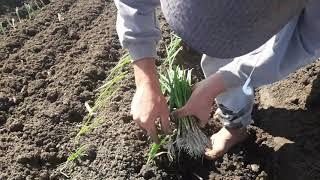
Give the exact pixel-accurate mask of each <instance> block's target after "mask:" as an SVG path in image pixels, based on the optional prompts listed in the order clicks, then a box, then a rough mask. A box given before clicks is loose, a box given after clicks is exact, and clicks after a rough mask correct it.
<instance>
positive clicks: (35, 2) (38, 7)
mask: <svg viewBox="0 0 320 180" xmlns="http://www.w3.org/2000/svg"><path fill="white" fill-rule="evenodd" d="M34 4H35V5H36V6H37V9H41V7H40V6H39V4H38V3H37V1H34Z"/></svg>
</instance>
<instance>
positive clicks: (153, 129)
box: [147, 125, 160, 144]
mask: <svg viewBox="0 0 320 180" xmlns="http://www.w3.org/2000/svg"><path fill="white" fill-rule="evenodd" d="M147 131H148V134H149V136H150V137H151V139H152V140H153V142H154V143H156V144H159V143H160V140H159V137H158V133H157V129H156V127H155V126H154V125H153V126H152V127H150V128H149V129H147Z"/></svg>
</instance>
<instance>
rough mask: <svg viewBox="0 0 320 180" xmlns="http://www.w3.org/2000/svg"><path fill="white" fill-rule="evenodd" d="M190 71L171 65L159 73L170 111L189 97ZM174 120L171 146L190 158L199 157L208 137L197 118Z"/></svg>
mask: <svg viewBox="0 0 320 180" xmlns="http://www.w3.org/2000/svg"><path fill="white" fill-rule="evenodd" d="M191 71H192V70H184V69H182V68H180V67H179V66H171V67H170V68H169V69H168V70H167V72H166V73H165V75H160V83H161V87H162V89H163V91H164V92H165V94H167V95H168V97H169V107H170V111H173V110H174V109H177V108H181V107H183V106H184V105H185V104H186V103H187V101H188V99H189V98H190V96H191V93H192V83H191ZM174 121H175V123H176V126H177V131H176V134H175V135H174V138H173V140H174V142H173V147H175V148H177V150H178V152H180V151H184V152H186V153H188V154H189V155H190V157H192V158H199V157H201V156H202V155H203V153H204V151H205V148H206V146H207V144H208V139H207V137H206V135H205V134H204V133H203V132H202V131H201V129H200V127H199V125H198V122H197V119H196V118H195V117H193V116H187V117H182V118H178V119H175V120H174Z"/></svg>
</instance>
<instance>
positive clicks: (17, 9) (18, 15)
mask: <svg viewBox="0 0 320 180" xmlns="http://www.w3.org/2000/svg"><path fill="white" fill-rule="evenodd" d="M16 15H17V17H18V20H19V22H21V18H20V14H19V8H18V7H16Z"/></svg>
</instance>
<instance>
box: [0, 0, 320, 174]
mask: <svg viewBox="0 0 320 180" xmlns="http://www.w3.org/2000/svg"><path fill="white" fill-rule="evenodd" d="M12 18H14V20H12ZM19 19H20V20H19ZM115 21H116V8H115V6H114V2H113V1H109V0H51V1H49V0H43V1H40V0H19V1H18V0H17V1H9V0H8V1H7V0H1V1H0V23H1V26H0V180H6V179H17V180H19V179H43V180H44V179H221V180H222V179H223V180H224V179H230V180H233V179H239V180H240V179H248V180H251V179H257V180H265V179H275V180H295V179H297V180H298V179H299V180H319V179H320V164H319V162H320V153H319V152H320V75H319V72H320V61H316V62H315V63H314V64H311V65H309V66H307V67H305V68H304V69H301V70H299V71H297V72H296V73H295V74H292V75H290V77H289V78H287V79H286V80H283V81H281V82H278V83H276V84H274V85H271V86H267V87H262V88H260V89H257V91H256V95H257V98H256V105H255V107H254V112H253V117H254V119H255V123H254V124H252V126H250V138H249V139H248V140H247V141H246V142H245V143H243V144H242V145H239V146H236V147H235V148H233V149H232V150H231V151H230V152H229V153H227V154H226V155H224V157H223V158H220V159H218V160H216V161H207V160H205V159H202V158H200V159H198V160H192V159H189V158H187V156H182V157H181V158H180V160H179V161H175V162H169V161H168V158H166V156H165V155H164V154H163V155H159V156H157V157H156V158H155V160H154V161H152V162H151V163H149V164H147V159H148V153H149V150H150V146H151V143H152V142H151V140H150V139H149V138H148V136H147V135H146V134H145V133H144V132H143V131H141V130H140V129H139V128H138V126H137V125H136V124H135V123H134V122H133V121H132V118H131V116H130V114H129V112H130V103H131V99H132V96H133V93H134V90H135V85H134V79H133V75H132V70H131V68H130V65H129V64H126V65H125V66H124V67H120V68H114V67H115V66H116V65H117V64H118V62H119V60H120V59H121V57H123V56H124V55H125V53H126V52H125V51H124V50H122V49H121V46H120V44H119V41H118V37H117V33H116V31H115ZM159 21H160V24H161V29H162V31H163V39H162V41H161V44H160V46H159V49H158V55H159V61H158V62H157V64H158V65H159V69H161V66H163V65H162V62H163V61H162V60H163V59H164V58H165V57H166V48H165V44H168V43H169V42H170V30H169V28H168V25H167V24H166V23H165V20H164V18H163V16H162V15H161V14H160V15H159ZM122 60H123V59H122ZM177 62H178V63H179V64H181V65H183V66H184V67H187V68H193V69H194V70H193V75H194V77H193V82H195V81H199V80H201V79H202V78H203V76H202V75H201V71H200V67H199V64H200V55H199V54H196V53H195V52H194V51H192V50H191V49H189V48H188V47H186V46H184V45H183V48H182V51H180V52H179V54H178V55H177ZM111 72H113V73H112V74H111V76H109V75H110V73H111ZM106 79H107V80H106ZM110 80H113V81H110ZM107 82H109V83H110V82H112V83H111V84H108V83H107ZM105 84H107V85H105ZM108 85H109V86H108ZM100 87H103V88H100ZM219 128H220V123H219V122H214V121H213V120H212V121H210V123H209V125H208V126H207V127H206V128H205V130H204V132H205V133H206V134H207V135H210V134H213V133H214V132H216V131H217V130H218V129H219Z"/></svg>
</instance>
